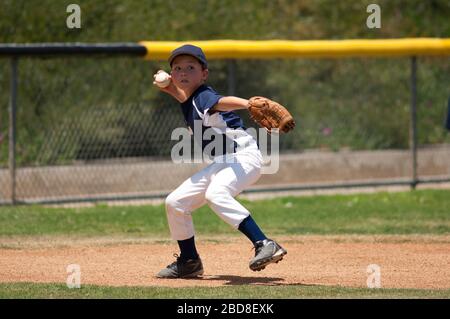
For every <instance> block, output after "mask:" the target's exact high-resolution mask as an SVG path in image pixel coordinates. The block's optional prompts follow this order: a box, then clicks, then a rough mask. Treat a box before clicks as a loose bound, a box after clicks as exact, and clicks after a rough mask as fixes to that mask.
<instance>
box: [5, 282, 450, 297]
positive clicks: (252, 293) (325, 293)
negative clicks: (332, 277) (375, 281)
mask: <svg viewBox="0 0 450 319" xmlns="http://www.w3.org/2000/svg"><path fill="white" fill-rule="evenodd" d="M0 298H136V299H137V298H153V299H156V298H162V299H191V298H202V299H203V298H205V299H217V298H227V299H233V298H238V299H248V298H252V299H253V298H282V299H291V298H450V290H430V289H369V288H367V289H362V288H344V287H330V286H301V285H295V286H251V287H250V286H248V285H240V286H230V287H208V288H207V287H188V288H176V289H174V288H168V287H102V286H92V285H82V286H81V288H80V289H68V288H67V286H66V285H64V284H36V283H15V284H0Z"/></svg>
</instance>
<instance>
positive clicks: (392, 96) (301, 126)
mask: <svg viewBox="0 0 450 319" xmlns="http://www.w3.org/2000/svg"><path fill="white" fill-rule="evenodd" d="M160 68H163V69H166V70H167V64H166V63H164V62H161V63H157V62H148V61H143V60H141V59H137V58H131V57H130V58H127V57H120V58H118V57H115V58H102V59H99V58H47V59H41V58H40V59H30V58H21V59H19V60H18V91H17V141H16V159H15V161H16V168H17V170H16V186H15V201H16V202H28V203H34V202H36V203H45V202H72V201H95V200H112V199H137V198H152V197H162V196H164V195H165V194H166V193H167V192H170V191H171V190H172V189H173V188H175V187H176V186H177V185H178V184H179V183H181V182H182V181H183V180H184V179H185V178H187V177H189V176H190V175H191V174H193V173H194V172H195V171H197V170H198V169H199V168H200V167H202V166H203V165H204V164H185V165H175V164H173V163H172V162H171V160H170V151H171V148H172V146H173V145H174V144H175V143H176V142H177V141H172V140H171V139H170V136H171V132H172V131H173V129H175V128H177V127H183V126H184V121H183V118H182V115H181V112H180V110H179V107H180V106H179V105H178V103H176V101H174V100H173V99H171V98H170V97H169V96H166V95H164V94H163V93H160V92H159V91H158V90H156V89H155V88H153V87H152V81H153V77H152V75H153V74H154V73H155V71H156V70H158V69H160ZM0 71H1V72H0V92H1V93H0V203H9V202H11V194H12V189H11V185H12V184H11V174H10V170H9V169H8V167H9V165H8V154H9V153H8V139H9V132H8V127H9V124H8V122H9V115H8V114H9V113H8V105H9V98H10V75H11V63H10V60H8V59H0ZM417 79H418V80H417V86H418V100H417V105H418V111H417V119H418V121H417V128H418V137H417V138H418V142H419V146H420V149H419V164H418V175H419V177H420V176H422V177H427V176H428V177H429V176H435V177H440V178H443V179H448V178H449V177H450V161H445V157H446V156H448V155H450V148H449V146H448V145H450V137H449V134H448V132H447V131H446V130H445V128H444V121H445V116H446V106H447V100H448V98H449V96H450V91H449V87H450V86H449V84H450V59H449V58H448V57H437V58H428V57H424V58H418V69H417ZM208 82H209V84H210V85H212V86H213V87H214V88H215V89H216V90H217V91H218V92H220V93H221V94H223V95H227V94H230V95H237V96H240V97H244V98H249V97H251V96H254V95H263V96H268V97H270V98H272V99H274V100H277V101H279V102H281V103H282V104H284V105H286V106H287V107H288V108H289V110H290V111H291V112H292V113H293V115H294V117H295V118H296V120H297V122H298V126H297V129H296V130H294V131H293V132H292V133H289V134H287V135H282V136H281V138H280V152H281V156H282V159H286V161H289V160H291V161H292V162H289V163H290V164H289V163H288V164H287V165H285V166H283V163H284V162H283V161H282V162H281V165H282V167H281V168H282V169H281V172H280V174H282V175H283V174H284V175H286V176H285V178H284V179H283V176H284V175H283V176H281V177H280V176H278V177H277V179H278V180H282V181H284V182H285V184H286V185H298V184H302V183H306V184H305V185H306V186H305V185H303V186H302V187H306V188H307V187H308V183H309V184H310V185H314V183H316V182H321V183H323V182H326V181H327V177H328V181H330V182H343V181H349V180H351V178H354V179H355V180H359V179H376V178H378V177H382V178H385V179H389V178H391V179H392V178H410V177H411V174H410V172H411V165H412V164H411V163H406V161H405V158H406V159H408V160H409V159H410V156H409V153H408V152H409V151H408V149H409V147H410V120H411V118H410V104H411V62H410V59H408V58H383V59H381V58H370V59H369V58H358V59H356V58H353V59H320V60H314V59H289V60H285V59H274V60H236V61H227V60H224V61H211V62H210V77H209V81H208ZM238 113H239V114H240V115H241V116H242V117H243V119H244V122H245V123H246V125H247V126H248V127H250V126H253V127H254V125H253V123H252V122H251V121H250V120H249V118H248V116H247V114H246V113H245V112H244V111H238ZM386 150H390V151H395V152H401V154H402V156H399V157H395V158H396V161H398V163H395V164H392V165H397V166H399V167H400V170H401V173H399V174H397V173H395V172H394V171H393V170H389V169H387V170H385V171H383V168H382V166H380V164H374V166H373V165H372V166H371V169H372V171H371V173H370V174H369V175H364V174H361V175H358V174H359V173H358V172H359V171H360V170H362V169H363V168H364V165H366V166H370V165H371V164H370V160H371V159H369V157H367V161H368V162H365V163H359V164H354V163H355V162H354V161H353V162H352V161H351V162H349V161H348V160H347V162H345V160H344V164H345V165H347V167H348V169H349V172H348V174H349V177H342V176H340V175H339V174H338V172H336V169H335V168H332V165H329V164H322V165H321V164H319V163H320V161H319V159H320V158H322V157H323V156H324V154H326V156H331V157H330V160H329V161H330V162H331V163H338V162H339V161H340V160H342V158H346V157H345V156H347V159H348V158H349V157H348V156H349V155H348V154H354V156H355V158H364V159H366V157H361V156H360V155H358V154H362V153H358V152H366V151H371V152H372V154H375V157H374V158H375V159H374V161H375V162H376V161H377V160H378V159H377V156H378V157H379V156H381V157H383V155H379V154H388V153H379V152H382V151H386ZM430 150H431V151H430ZM311 154H312V155H311ZM346 154H347V155H346ZM364 154H366V153H364ZM367 154H368V153H367ZM420 154H426V155H424V156H422V157H421V155H420ZM386 156H388V155H386ZM447 158H448V157H447ZM306 159H308V162H305V160H306ZM385 159H386V160H388V157H385ZM364 161H366V160H364ZM286 163H287V162H286ZM377 163H378V162H377ZM289 165H291V166H289ZM301 165H303V166H301ZM314 165H316V166H318V167H314ZM320 165H321V166H320ZM352 165H353V166H355V165H356V166H358V167H356V166H355V167H353V169H354V171H353V173H352ZM377 165H378V166H377ZM383 165H385V164H383ZM386 165H387V164H386ZM373 167H375V169H374V168H373ZM376 167H378V170H377V169H376ZM402 167H403V168H402ZM287 169H288V170H289V171H287ZM337 169H338V170H339V168H337ZM308 170H309V171H315V172H321V173H320V174H319V173H316V174H315V175H314V176H310V177H308V176H307V173H305V172H307V171H308ZM289 172H291V173H289ZM296 172H303V173H301V174H296ZM386 172H387V173H386ZM390 174H391V176H390ZM333 175H336V176H335V177H333ZM274 180H275V179H274V177H271V176H267V177H265V179H264V178H263V179H262V180H261V183H260V186H264V187H265V188H269V189H270V188H276V185H274ZM286 185H284V186H286ZM256 186H257V187H258V185H256Z"/></svg>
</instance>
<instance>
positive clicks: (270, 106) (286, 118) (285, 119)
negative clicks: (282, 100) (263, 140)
mask: <svg viewBox="0 0 450 319" xmlns="http://www.w3.org/2000/svg"><path fill="white" fill-rule="evenodd" d="M248 111H249V112H250V118H251V119H252V120H253V121H255V122H256V123H257V124H258V125H259V126H262V127H264V128H266V129H267V130H268V132H269V133H270V131H271V130H272V129H276V128H277V129H279V130H280V132H284V133H287V132H289V131H291V130H292V129H294V127H295V121H294V118H293V117H292V115H291V114H290V113H289V111H288V110H287V109H286V108H285V107H284V106H282V105H281V104H279V103H277V102H274V101H272V100H270V99H268V98H266V97H263V96H254V97H252V98H250V99H249V100H248Z"/></svg>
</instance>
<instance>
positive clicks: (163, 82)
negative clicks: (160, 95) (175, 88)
mask: <svg viewBox="0 0 450 319" xmlns="http://www.w3.org/2000/svg"><path fill="white" fill-rule="evenodd" d="M155 83H156V85H157V86H159V87H160V88H165V87H167V86H169V84H170V75H169V74H168V73H167V72H164V71H162V72H159V73H157V74H156V76H155Z"/></svg>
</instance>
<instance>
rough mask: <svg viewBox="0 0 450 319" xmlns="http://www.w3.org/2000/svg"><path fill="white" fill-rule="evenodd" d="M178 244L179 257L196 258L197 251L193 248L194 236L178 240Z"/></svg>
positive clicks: (185, 258)
mask: <svg viewBox="0 0 450 319" xmlns="http://www.w3.org/2000/svg"><path fill="white" fill-rule="evenodd" d="M178 246H179V247H180V252H181V254H180V257H181V259H184V260H187V259H197V258H198V253H197V249H196V248H195V240H194V236H192V237H191V238H188V239H185V240H178Z"/></svg>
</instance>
